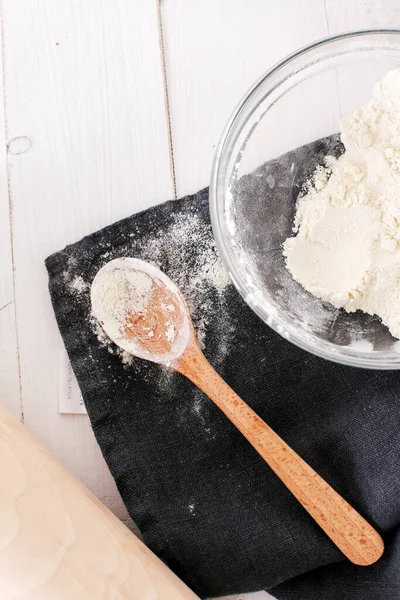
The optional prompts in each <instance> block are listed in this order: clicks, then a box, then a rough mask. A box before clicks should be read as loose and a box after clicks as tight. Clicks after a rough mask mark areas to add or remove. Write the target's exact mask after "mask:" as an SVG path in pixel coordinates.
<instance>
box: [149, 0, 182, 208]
mask: <svg viewBox="0 0 400 600" xmlns="http://www.w3.org/2000/svg"><path fill="white" fill-rule="evenodd" d="M155 1H156V2H157V22H158V34H159V40H160V53H161V69H162V76H163V85H164V98H165V111H166V117H167V129H168V145H169V152H170V156H169V159H170V168H171V177H172V185H173V190H174V200H176V199H177V198H178V193H177V188H176V176H175V161H174V146H173V141H172V126H171V113H170V106H169V94H168V76H167V66H166V60H165V46H164V36H163V24H162V11H161V2H162V0H155Z"/></svg>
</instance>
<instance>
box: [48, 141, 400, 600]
mask: <svg viewBox="0 0 400 600" xmlns="http://www.w3.org/2000/svg"><path fill="white" fill-rule="evenodd" d="M332 144H333V146H334V148H333V150H332ZM332 151H333V152H334V153H336V154H340V152H341V148H340V145H339V143H338V140H337V138H334V139H333V138H329V139H326V140H322V141H319V142H315V143H313V144H310V145H308V146H307V147H303V148H301V149H298V150H295V151H293V152H290V153H288V154H287V155H285V156H284V157H281V159H279V160H274V161H271V162H269V163H267V164H266V165H264V166H263V167H262V168H261V170H258V173H257V177H258V183H257V185H258V188H257V189H258V190H259V191H260V190H261V191H262V192H263V193H264V194H265V198H266V199H268V198H270V197H271V195H273V194H281V195H285V194H292V193H293V191H292V185H291V184H292V179H291V180H290V182H289V181H287V171H288V165H289V166H290V165H291V164H292V163H294V164H295V165H296V173H300V175H301V177H300V178H299V181H300V180H301V179H303V182H304V177H305V176H306V175H307V174H308V175H309V174H310V173H311V172H312V171H313V169H314V167H315V165H316V164H317V163H318V162H321V160H322V157H323V156H324V155H326V154H329V153H332ZM260 173H261V175H260ZM271 176H272V177H273V181H275V182H279V185H276V186H274V187H272V186H271V181H272V180H271ZM299 185H300V184H299ZM260 186H261V187H260ZM120 256H133V257H139V258H142V259H144V260H149V261H151V262H153V263H155V264H157V265H158V266H159V267H160V268H161V269H162V270H163V271H165V272H166V273H167V274H168V275H169V276H171V278H172V279H173V280H174V281H175V282H176V283H177V284H178V285H179V286H180V287H181V289H182V291H183V293H184V294H185V296H186V298H187V301H188V304H189V307H190V310H191V314H192V317H193V321H194V324H195V327H196V329H197V331H198V334H199V337H200V339H201V342H202V344H203V346H204V353H205V355H206V356H207V358H208V359H209V360H210V362H211V364H213V365H214V367H215V368H216V369H217V370H218V371H219V373H220V374H221V375H222V377H223V378H224V379H225V380H226V381H227V382H228V383H229V385H230V386H231V387H232V388H233V389H234V390H235V391H236V392H237V393H238V394H239V395H240V396H241V397H243V399H244V400H245V401H246V402H248V403H249V404H250V406H251V407H252V408H253V409H254V410H255V411H256V412H257V413H258V414H259V415H260V416H261V417H262V418H263V419H264V420H265V421H266V422H267V423H269V424H270V425H271V426H272V427H273V428H274V429H275V430H276V431H277V433H278V434H279V435H281V436H282V437H283V438H284V439H285V440H286V441H287V442H288V443H289V444H290V445H291V446H292V447H293V448H294V449H295V450H296V451H297V452H298V453H299V454H300V455H301V456H302V457H304V459H305V460H306V461H308V462H309V463H310V464H311V465H312V467H314V468H315V469H316V470H317V471H318V472H319V473H320V474H321V475H322V476H323V477H324V478H326V480H327V481H328V482H329V483H330V484H331V485H332V486H333V487H334V488H335V489H337V491H338V492H339V493H341V494H342V495H343V496H344V497H345V498H346V499H347V500H348V501H349V502H350V503H351V504H352V505H354V507H356V508H357V509H358V510H359V511H360V512H361V514H362V515H364V516H365V517H366V518H367V519H368V520H369V521H370V522H371V523H372V524H373V525H374V526H376V527H377V529H378V530H379V531H380V532H381V533H382V534H383V537H384V539H385V543H386V551H385V554H384V557H383V558H382V559H381V560H380V561H379V562H378V563H376V564H375V565H374V566H371V567H367V568H366V567H357V566H354V565H352V564H350V563H349V562H348V561H347V560H345V559H344V557H343V556H342V555H341V553H340V551H339V550H337V549H336V547H335V546H334V545H333V544H332V543H331V541H330V540H329V539H328V538H327V537H326V535H325V534H324V533H323V532H322V531H321V530H320V529H319V527H318V526H317V525H316V524H315V523H314V521H313V520H312V519H311V517H309V515H308V514H307V513H306V512H305V511H304V509H303V508H302V507H301V506H300V505H299V504H298V502H297V501H296V500H295V499H294V498H293V497H292V496H291V494H290V493H289V492H288V491H287V490H286V488H285V487H284V486H283V484H282V483H281V482H280V481H279V480H278V479H277V477H276V476H275V475H274V474H273V473H272V471H271V470H270V469H269V467H268V466H267V465H266V464H265V463H264V461H263V460H262V459H261V458H260V457H259V456H258V454H257V453H256V452H255V451H254V450H253V448H252V447H251V446H250V445H249V444H248V442H247V441H246V440H245V439H244V438H243V437H242V436H241V434H240V433H239V432H238V431H237V430H236V429H235V428H234V427H233V425H231V423H230V422H229V421H228V420H227V419H226V417H225V416H224V415H223V414H222V413H221V412H220V411H219V410H218V409H217V408H216V407H215V405H214V404H213V403H212V402H211V401H210V400H209V399H208V398H207V397H205V396H204V395H203V394H202V393H201V392H200V391H198V390H196V389H195V388H194V387H193V385H192V384H191V383H190V382H189V381H187V380H186V379H185V378H184V377H182V376H181V375H179V374H176V373H173V372H171V371H169V370H168V369H166V368H163V367H160V366H158V365H155V364H151V363H146V362H144V361H141V360H139V359H134V360H130V357H129V356H127V355H125V354H124V353H122V352H120V351H119V350H118V349H117V348H116V347H115V346H114V345H113V344H111V343H109V342H108V340H107V338H106V336H105V335H104V334H102V332H101V330H100V329H99V328H98V326H96V322H95V319H93V317H92V316H91V314H90V301H89V287H90V284H91V282H92V280H93V278H94V276H95V274H96V272H97V271H98V269H99V268H100V267H101V266H102V265H104V264H105V263H106V262H107V261H109V260H111V259H113V258H116V257H120ZM46 265H47V269H48V272H49V287H50V293H51V298H52V302H53V306H54V311H55V314H56V318H57V322H58V326H59V328H60V332H61V335H62V337H63V340H64V343H65V346H66V349H67V351H68V354H69V358H70V360H71V363H72V366H73V369H74V371H75V374H76V376H77V379H78V382H79V385H80V388H81V391H82V394H83V397H84V400H85V404H86V408H87V411H88V414H89V417H90V420H91V423H92V426H93V430H94V432H95V435H96V438H97V440H98V443H99V445H100V447H101V449H102V452H103V454H104V457H105V459H106V461H107V463H108V466H109V468H110V470H111V473H112V474H113V476H114V478H115V480H116V482H117V485H118V488H119V490H120V492H121V495H122V498H123V500H124V502H125V504H126V506H127V508H128V511H129V513H130V515H131V516H132V518H133V520H134V521H135V522H136V523H137V524H138V526H139V527H140V529H141V531H142V534H143V536H144V540H145V542H146V543H147V544H148V546H149V547H150V548H151V549H152V550H153V551H154V552H155V553H156V554H157V555H158V556H159V557H161V559H163V560H164V561H166V562H167V564H168V565H169V566H170V567H171V569H173V570H174V571H175V572H176V573H177V575H178V576H179V577H181V578H182V579H183V580H184V581H185V582H186V583H187V584H188V585H189V586H190V587H191V588H192V589H193V590H194V591H195V592H196V593H197V594H198V595H199V596H200V597H201V598H208V597H215V596H222V595H226V594H235V593H245V592H251V591H256V590H269V591H270V592H271V593H272V594H273V595H274V596H276V597H277V598H278V599H281V600H291V599H293V600H321V599H324V600H338V599H344V600H346V599H349V600H350V599H351V600H366V599H367V600H368V599H371V600H386V599H387V600H389V599H390V600H393V599H397V598H400V567H399V565H400V536H399V523H400V500H399V493H400V478H399V448H400V434H399V432H400V414H399V408H398V403H399V400H400V398H399V392H400V381H399V375H398V373H397V372H374V371H367V370H361V369H356V368H351V367H345V366H342V365H338V364H333V363H330V362H327V361H325V360H323V359H320V358H317V357H316V356H313V355H311V354H308V353H306V352H304V351H302V350H300V349H299V348H297V347H295V346H293V345H292V344H291V343H289V342H288V341H286V340H284V339H283V338H281V337H280V336H279V335H277V334H276V333H275V332H274V331H272V330H271V329H270V328H269V327H267V326H266V325H265V324H264V323H263V322H262V321H261V320H260V319H259V318H258V317H257V316H256V315H255V314H254V313H253V312H252V311H251V310H250V309H249V308H248V306H247V305H246V304H245V303H244V302H243V300H242V299H241V297H240V296H239V294H238V293H237V292H236V290H235V289H234V287H233V286H232V285H231V284H230V283H229V281H228V279H227V276H226V273H225V271H224V269H223V267H222V264H221V261H220V259H219V257H218V255H217V252H216V248H215V243H214V240H213V236H212V232H211V227H210V218H209V208H208V190H202V191H200V192H199V193H197V194H194V195H193V196H187V197H185V198H182V199H181V200H176V201H171V202H167V203H166V204H163V205H160V206H156V207H154V208H151V209H149V210H146V211H145V212H142V213H140V214H137V215H134V216H132V217H130V218H127V219H125V220H123V221H120V222H119V223H116V224H114V225H111V226H110V227H106V228H105V229H103V230H101V231H99V232H97V233H94V234H92V235H90V236H88V237H85V238H84V239H83V240H81V241H80V242H78V243H76V244H73V245H71V246H68V247H67V248H65V250H63V251H61V252H58V253H56V254H53V255H52V256H50V257H49V258H48V259H47V261H46Z"/></svg>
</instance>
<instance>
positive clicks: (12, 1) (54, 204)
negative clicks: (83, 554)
mask: <svg viewBox="0 0 400 600" xmlns="http://www.w3.org/2000/svg"><path fill="white" fill-rule="evenodd" d="M21 15H23V18H22V17H21ZM3 16H4V44H5V46H4V58H5V80H6V86H7V94H6V113H7V119H8V137H9V163H10V188H11V193H12V199H13V239H14V257H15V277H16V305H17V318H18V331H19V351H20V357H21V378H22V393H23V400H24V413H25V423H26V425H27V426H28V428H29V429H30V430H31V431H32V432H33V433H34V434H35V435H36V436H37V437H38V438H39V440H41V441H42V442H43V443H44V445H45V446H46V447H47V448H49V450H50V451H51V452H52V453H54V454H55V455H56V456H57V457H59V458H60V459H61V461H62V462H63V463H64V464H65V465H66V466H67V467H68V468H69V469H70V470H71V471H72V472H73V473H74V474H75V475H77V476H78V477H79V478H80V479H82V480H83V481H84V482H85V483H86V484H87V485H88V487H89V488H90V489H91V490H92V491H93V492H94V493H95V494H96V495H97V496H98V497H100V498H101V499H102V500H103V501H104V502H105V503H106V504H108V505H109V506H110V507H111V508H112V509H113V510H114V512H116V513H117V514H118V515H119V516H120V517H122V518H124V519H126V511H125V509H124V507H123V505H122V503H121V501H120V499H119V496H118V494H117V491H116V488H115V484H114V482H113V481H112V478H111V476H110V475H109V473H108V471H107V469H106V468H105V465H104V461H103V458H102V456H101V453H100V450H99V448H98V446H97V444H96V443H95V440H94V437H93V434H92V431H91V428H90V424H89V420H88V419H87V417H85V416H61V415H59V414H58V413H57V366H58V355H59V349H60V348H62V341H61V338H60V335H59V333H58V330H57V326H56V322H55V319H54V314H53V310H52V307H51V304H50V298H49V294H48V290H47V274H46V271H45V267H44V264H43V261H44V259H45V258H46V256H48V255H49V254H50V253H52V252H54V251H56V250H59V249H61V248H62V247H63V246H64V245H65V244H67V243H71V242H74V241H76V240H78V239H79V238H81V237H82V236H83V235H85V234H87V233H90V232H92V231H94V230H96V229H98V228H100V227H102V226H104V225H106V224H108V223H111V222H112V221H115V220H116V219H119V218H121V217H124V216H127V215H130V214H132V213H134V212H136V211H138V210H141V209H143V208H145V207H147V206H149V205H151V204H155V203H157V202H161V201H163V200H166V199H168V198H170V197H171V196H172V178H171V171H170V158H169V144H168V135H167V119H166V112H165V100H164V90H163V71H162V64H161V55H160V45H159V33H158V15H157V5H156V2H155V1H154V2H151V1H150V2H149V1H148V0H119V1H118V2H109V1H108V0H85V2H75V1H71V2H65V1H64V0H51V2H49V1H48V0H37V1H35V2H31V1H30V0H4V6H3Z"/></svg>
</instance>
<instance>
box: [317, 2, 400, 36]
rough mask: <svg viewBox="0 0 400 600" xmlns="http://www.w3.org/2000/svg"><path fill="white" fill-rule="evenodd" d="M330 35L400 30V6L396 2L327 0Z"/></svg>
mask: <svg viewBox="0 0 400 600" xmlns="http://www.w3.org/2000/svg"><path fill="white" fill-rule="evenodd" d="M325 4H326V11H327V18H328V28H329V33H330V34H335V33H342V32H344V31H354V30H356V29H373V28H376V27H377V28H379V27H386V28H393V29H398V28H400V4H399V3H398V2H396V0H351V1H350V2H349V1H348V0H325Z"/></svg>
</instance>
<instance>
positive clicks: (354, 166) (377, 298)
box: [283, 70, 400, 338]
mask: <svg viewBox="0 0 400 600" xmlns="http://www.w3.org/2000/svg"><path fill="white" fill-rule="evenodd" d="M341 138H342V141H343V143H344V145H345V148H346V152H345V153H344V154H343V155H342V156H340V157H339V158H338V159H335V158H333V157H328V158H327V159H326V164H325V165H324V166H319V167H318V168H317V169H316V171H315V173H314V175H313V177H312V179H311V181H310V182H309V183H308V185H307V186H306V190H305V194H304V195H303V196H302V197H301V198H300V200H299V202H298V206H297V211H296V216H295V221H294V227H293V232H294V233H295V234H296V235H295V236H294V237H290V238H288V239H287V240H286V241H285V242H284V244H283V253H284V256H285V258H286V266H287V268H288V269H289V271H290V273H291V274H292V276H293V278H294V279H295V280H296V281H298V282H299V283H300V284H301V285H302V286H303V287H304V288H305V289H306V290H308V291H309V292H311V293H312V294H313V295H314V296H316V297H317V298H321V299H322V300H325V301H327V302H330V303H331V304H332V305H333V306H335V307H336V308H344V309H345V310H346V311H347V312H354V311H356V310H362V311H364V312H366V313H368V314H370V315H378V316H379V317H380V318H381V319H382V322H383V323H384V324H385V325H387V326H388V327H389V330H390V332H391V334H392V335H393V336H395V337H398V338H400V243H399V240H400V71H399V70H395V71H391V72H389V73H388V74H387V75H386V76H385V78H384V79H383V80H382V81H381V82H380V83H378V84H377V85H376V86H375V88H374V91H373V97H372V100H371V101H370V102H368V104H366V105H365V106H363V107H361V108H359V109H358V110H356V112H355V113H354V115H353V116H352V117H351V118H349V119H345V120H344V121H342V122H341Z"/></svg>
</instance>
